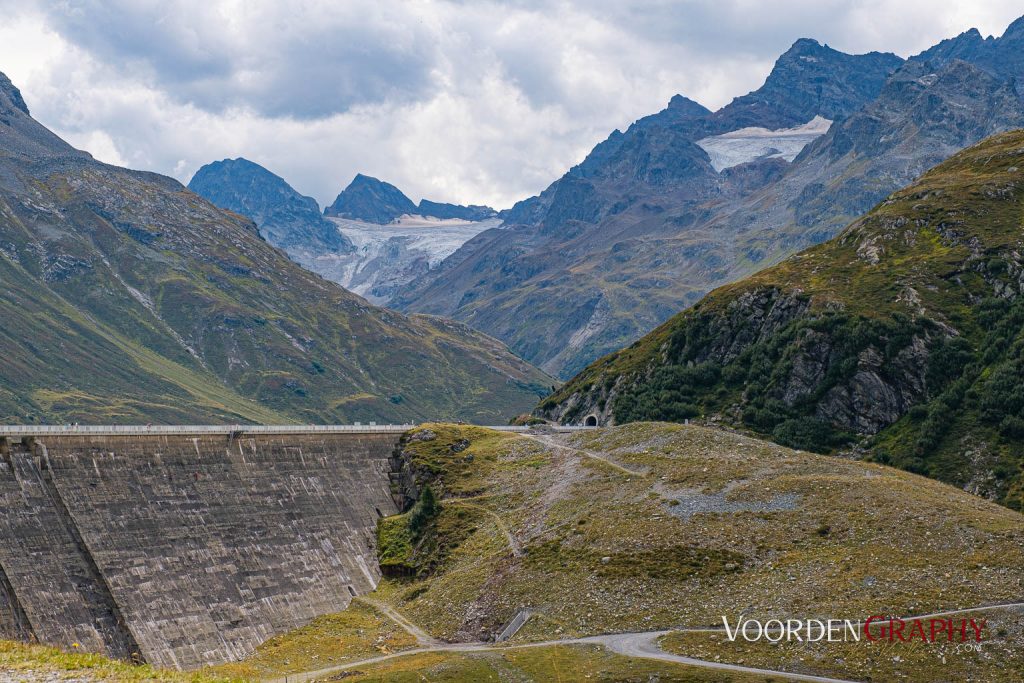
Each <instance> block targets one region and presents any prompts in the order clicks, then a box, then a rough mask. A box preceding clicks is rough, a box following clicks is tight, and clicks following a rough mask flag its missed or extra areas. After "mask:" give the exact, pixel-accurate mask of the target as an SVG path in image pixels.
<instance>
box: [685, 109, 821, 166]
mask: <svg viewBox="0 0 1024 683" xmlns="http://www.w3.org/2000/svg"><path fill="white" fill-rule="evenodd" d="M831 125H832V122H831V121H829V120H828V119H826V118H822V117H820V116H815V117H814V118H813V119H811V120H810V121H808V122H807V123H805V124H803V125H802V126H796V127H795V128H783V129H781V130H768V129H767V128H740V129H739V130H734V131H731V132H729V133H724V134H722V135H714V136H712V137H709V138H703V139H702V140H698V141H697V144H698V145H700V146H701V148H703V150H704V151H705V152H707V153H708V156H709V157H711V165H712V166H714V167H715V170H716V171H723V170H724V169H727V168H732V167H733V166H738V165H739V164H744V163H746V162H748V161H753V160H755V159H762V158H765V159H772V158H781V159H785V160H786V161H793V159H795V158H796V155H797V154H799V153H800V150H802V149H803V148H804V147H806V146H807V144H808V143H810V142H812V141H814V140H816V139H817V138H819V137H821V136H822V135H824V134H825V133H827V132H828V128H829V126H831Z"/></svg>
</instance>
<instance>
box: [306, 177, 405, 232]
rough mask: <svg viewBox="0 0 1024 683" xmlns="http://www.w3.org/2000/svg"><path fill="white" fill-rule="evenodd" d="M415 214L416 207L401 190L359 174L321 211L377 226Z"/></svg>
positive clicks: (328, 214)
mask: <svg viewBox="0 0 1024 683" xmlns="http://www.w3.org/2000/svg"><path fill="white" fill-rule="evenodd" d="M414 213H416V205H415V204H413V203H412V200H411V199H409V198H408V197H406V196H405V195H404V194H402V191H401V190H399V189H398V188H397V187H395V186H394V185H392V184H390V183H385V182H384V181H382V180H377V179H376V178H371V177H370V176H365V175H363V174H362V173H359V174H357V175H356V177H355V178H353V179H352V182H351V183H349V184H348V187H346V188H345V189H344V190H342V191H341V194H339V195H338V197H337V198H336V199H335V200H334V203H333V204H331V205H330V206H328V207H327V208H326V209H324V215H326V216H336V217H338V218H350V219H353V220H359V221H367V222H369V223H380V224H385V223H390V222H391V221H393V220H395V219H396V218H399V217H400V216H404V215H406V214H414Z"/></svg>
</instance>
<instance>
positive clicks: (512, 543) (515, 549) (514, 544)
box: [443, 498, 523, 557]
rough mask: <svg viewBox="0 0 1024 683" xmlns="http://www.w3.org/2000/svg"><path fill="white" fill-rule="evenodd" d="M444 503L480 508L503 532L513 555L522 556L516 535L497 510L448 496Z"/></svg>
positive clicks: (521, 548)
mask: <svg viewBox="0 0 1024 683" xmlns="http://www.w3.org/2000/svg"><path fill="white" fill-rule="evenodd" d="M443 503H444V504H445V505H462V506H465V507H470V508H473V509H474V510H480V511H481V512H485V513H487V515H488V516H489V517H490V518H491V519H493V520H494V523H495V524H496V525H497V526H498V530H499V531H501V533H503V534H505V540H507V541H508V546H509V548H510V549H511V550H512V556H513V557H522V556H523V547H522V546H521V545H520V544H519V541H517V540H516V537H515V536H513V535H512V531H511V529H509V528H508V525H507V524H505V521H504V520H503V519H502V518H501V517H500V516H499V515H498V513H497V512H495V511H494V510H491V509H489V508H486V507H484V506H483V505H477V504H476V503H470V502H467V501H466V499H464V498H448V499H445V500H444V501H443Z"/></svg>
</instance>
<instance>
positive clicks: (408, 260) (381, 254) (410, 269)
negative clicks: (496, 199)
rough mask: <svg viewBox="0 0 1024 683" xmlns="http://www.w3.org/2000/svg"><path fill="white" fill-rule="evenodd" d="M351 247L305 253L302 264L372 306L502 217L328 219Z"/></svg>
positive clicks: (498, 223) (381, 302) (387, 297)
mask: <svg viewBox="0 0 1024 683" xmlns="http://www.w3.org/2000/svg"><path fill="white" fill-rule="evenodd" d="M328 220H330V221H331V222H333V223H334V224H335V225H336V226H337V227H338V231H339V232H340V233H341V234H342V235H344V236H345V237H347V238H348V239H349V240H350V241H351V242H352V244H353V245H354V246H355V250H354V251H353V252H351V253H321V254H305V255H304V258H302V259H301V262H302V263H303V265H305V266H306V267H307V268H310V269H311V270H314V271H316V272H317V273H319V274H320V275H322V276H323V277H325V278H327V279H328V280H333V281H334V282H337V283H338V284H340V285H341V286H342V287H344V288H345V289H348V290H349V291H352V292H355V293H356V294H358V295H360V296H362V297H365V298H366V299H367V300H368V301H370V302H371V303H375V304H386V303H387V302H388V301H389V300H390V299H391V297H392V295H393V294H394V292H395V290H396V289H397V288H398V287H400V286H401V285H404V284H406V283H408V282H410V281H412V280H413V279H414V278H415V277H417V276H418V275H421V274H422V273H425V272H427V271H428V270H431V269H433V268H436V267H437V266H438V265H439V264H440V263H441V261H443V260H444V259H445V258H447V257H448V256H450V255H451V254H453V253H454V252H455V251H456V250H457V249H458V248H459V247H461V246H462V245H463V244H465V243H466V242H467V241H469V240H470V239H471V238H473V237H475V236H476V235H478V234H479V233H481V232H483V231H484V230H488V229H490V228H496V227H498V226H499V225H501V219H499V218H491V219H488V220H484V221H465V220H460V219H457V218H450V219H441V218H432V217H425V216H411V215H405V216H402V217H401V218H399V219H398V220H397V221H396V222H394V223H389V224H387V225H378V224H376V223H367V222H364V221H357V220H352V219H347V218H337V217H331V216H329V217H328Z"/></svg>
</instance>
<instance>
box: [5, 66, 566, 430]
mask: <svg viewBox="0 0 1024 683" xmlns="http://www.w3.org/2000/svg"><path fill="white" fill-rule="evenodd" d="M0 84H2V87H0V281H2V282H3V295H2V296H0V315H2V316H3V319H4V326H3V332H2V333H0V334H2V335H3V349H4V354H3V358H2V359H0V420H2V421H4V422H7V423H24V422H39V421H50V422H70V421H80V422H179V423H180V422H185V423H188V422H192V423H195V422H211V421H245V422H250V421H251V422H289V421H296V420H297V421H300V422H343V421H351V420H378V421H404V420H420V419H424V418H428V417H432V416H435V415H450V416H452V417H461V418H463V419H466V420H472V421H480V422H494V421H498V420H502V419H504V418H506V417H507V416H509V415H512V414H515V413H517V412H520V411H521V410H522V409H523V407H524V406H525V405H527V404H529V403H530V402H532V397H533V396H534V395H536V394H537V393H538V391H539V387H542V386H549V382H548V378H547V377H545V376H544V375H543V374H542V373H540V372H538V371H537V370H535V369H533V368H532V367H531V366H529V365H528V364H526V363H524V362H522V361H520V360H519V359H518V358H516V357H514V356H512V355H511V354H509V353H508V351H507V350H506V349H505V348H504V346H503V345H501V344H500V343H499V342H497V341H495V340H493V339H491V338H488V337H485V336H484V335H482V334H479V333H476V332H474V331H472V330H470V329H468V328H466V327H465V326H464V325H461V324H458V323H452V322H448V321H444V320H438V319H434V318H428V317H423V316H413V317H405V316H402V315H399V314H395V313H392V312H390V311H385V310H381V309H377V308H374V307H372V306H369V305H367V303H366V302H365V301H364V300H363V299H360V298H359V297H357V296H354V295H351V294H349V293H348V292H346V291H344V290H343V289H341V288H340V287H338V286H336V285H334V284H332V283H329V282H326V281H324V280H322V279H321V278H319V277H317V276H315V275H313V274H311V273H309V272H307V271H305V270H304V269H302V268H300V267H299V266H298V265H296V264H294V263H292V262H291V261H290V260H288V259H287V258H285V256H284V255H283V254H282V253H281V252H279V251H278V250H276V249H274V248H273V247H272V246H271V245H269V244H268V243H267V242H265V241H264V240H263V239H261V238H260V236H259V234H258V232H257V228H256V226H255V225H254V224H253V223H252V222H251V221H249V220H247V219H244V218H243V217H241V216H239V215H237V214H234V213H230V212H225V211H223V210H220V209H218V208H216V207H214V206H213V205H211V204H210V203H208V202H207V201H205V200H203V199H202V198H200V197H199V196H198V195H196V194H194V193H192V192H189V191H188V190H186V189H185V188H184V187H182V186H181V185H180V184H178V183H177V182H176V181H174V180H172V179H170V178H166V177H163V176H159V175H156V174H152V173H142V172H137V171H130V170H126V169H121V168H116V167H113V166H108V165H106V164H101V163H98V162H96V161H94V160H93V159H92V158H91V157H90V156H89V155H88V154H86V153H84V152H79V151H76V150H74V149H73V148H71V147H70V146H69V145H67V144H66V143H64V142H63V141H61V140H60V139H59V138H57V137H56V136H55V135H53V134H52V133H50V132H49V131H48V130H46V129H45V128H44V127H43V126H41V125H39V124H38V123H36V122H35V121H34V120H33V119H32V118H31V117H30V116H29V115H28V114H27V113H26V111H27V107H25V106H24V101H23V100H22V98H21V96H20V94H19V93H17V90H16V89H14V88H13V86H11V85H10V83H9V81H7V80H6V79H3V80H2V81H0Z"/></svg>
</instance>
